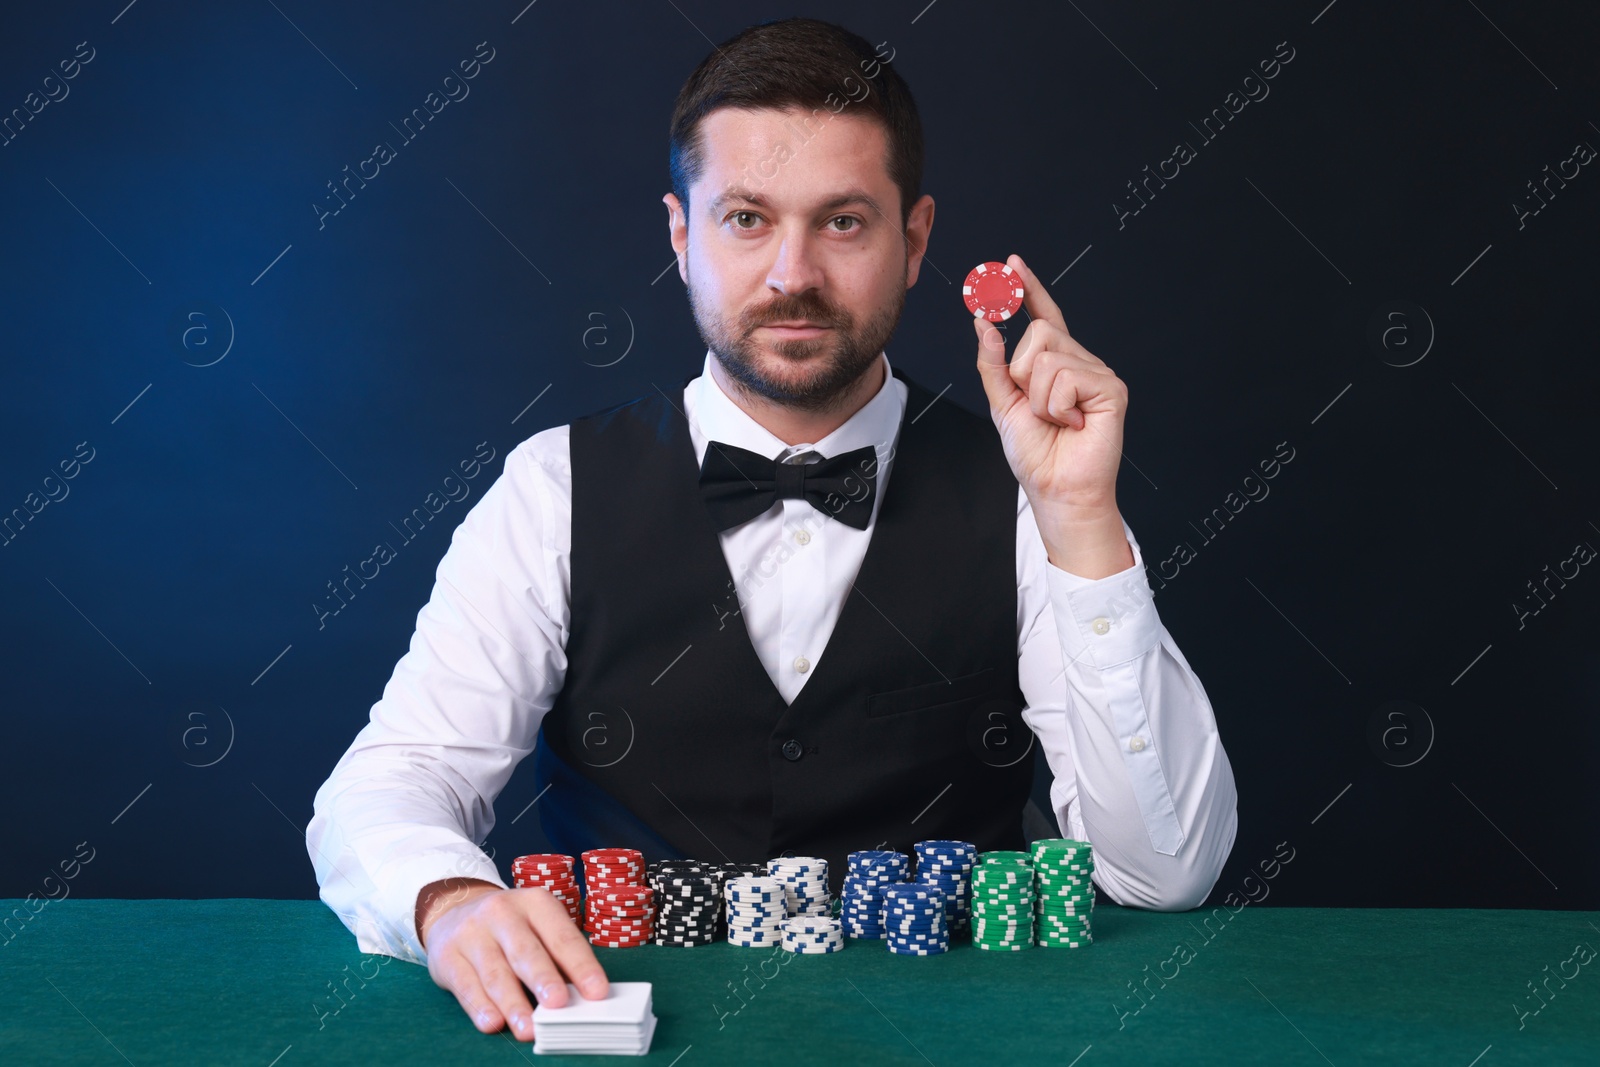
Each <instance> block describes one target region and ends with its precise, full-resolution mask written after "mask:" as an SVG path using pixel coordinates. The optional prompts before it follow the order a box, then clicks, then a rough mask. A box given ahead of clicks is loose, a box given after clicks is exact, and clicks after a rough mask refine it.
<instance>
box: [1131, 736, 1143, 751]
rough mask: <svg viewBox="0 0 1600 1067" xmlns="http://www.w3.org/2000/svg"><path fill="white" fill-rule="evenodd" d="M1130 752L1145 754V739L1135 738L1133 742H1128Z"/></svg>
mask: <svg viewBox="0 0 1600 1067" xmlns="http://www.w3.org/2000/svg"><path fill="white" fill-rule="evenodd" d="M1128 751H1129V752H1143V751H1144V738H1142V737H1135V738H1134V739H1133V740H1132V741H1129V742H1128Z"/></svg>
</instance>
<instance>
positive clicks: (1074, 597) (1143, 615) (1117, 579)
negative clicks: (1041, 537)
mask: <svg viewBox="0 0 1600 1067" xmlns="http://www.w3.org/2000/svg"><path fill="white" fill-rule="evenodd" d="M1123 529H1124V531H1126V529H1127V523H1126V521H1124V523H1123ZM1128 547H1129V548H1130V549H1131V550H1132V552H1133V566H1131V567H1129V568H1128V569H1127V570H1123V571H1118V572H1117V573H1116V574H1109V575H1107V576H1106V577H1104V578H1084V577H1081V576H1080V575H1076V574H1072V573H1070V572H1068V571H1064V570H1062V569H1061V568H1060V567H1057V566H1056V565H1055V564H1054V563H1051V562H1050V561H1049V560H1048V559H1046V560H1045V565H1044V566H1045V577H1046V580H1047V582H1048V583H1049V588H1050V604H1051V607H1052V609H1053V610H1054V612H1055V618H1056V632H1057V634H1058V635H1059V636H1060V638H1061V651H1062V654H1063V655H1064V656H1066V661H1067V664H1068V665H1069V666H1071V665H1073V664H1086V665H1088V666H1091V667H1099V668H1105V667H1115V666H1116V665H1118V664H1120V663H1126V662H1128V661H1129V660H1133V659H1137V658H1138V657H1140V656H1142V655H1144V654H1145V653H1146V652H1149V651H1150V650H1151V649H1152V648H1154V647H1155V646H1156V645H1157V644H1158V643H1160V641H1161V618H1160V616H1159V615H1158V614H1157V613H1156V610H1155V594H1154V593H1153V592H1151V590H1150V582H1149V580H1148V579H1147V578H1146V577H1145V572H1144V557H1143V554H1142V553H1141V552H1140V551H1139V543H1138V542H1137V541H1135V540H1134V539H1133V538H1132V537H1129V538H1128Z"/></svg>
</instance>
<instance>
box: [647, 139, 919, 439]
mask: <svg viewBox="0 0 1600 1067" xmlns="http://www.w3.org/2000/svg"><path fill="white" fill-rule="evenodd" d="M700 129H701V136H702V145H703V158H704V168H703V170H702V172H701V176H700V179H699V181H697V182H696V183H695V184H694V185H693V186H692V187H691V188H690V190H689V200H690V205H691V207H690V213H689V214H688V215H687V216H686V215H685V214H684V212H683V209H682V205H680V204H679V203H678V199H677V197H675V196H673V195H672V194H670V193H669V194H667V196H666V197H664V200H665V201H666V202H667V205H668V207H669V208H671V209H672V210H671V217H670V219H669V224H670V226H671V229H672V238H673V247H674V248H675V249H676V250H677V251H678V253H679V256H678V264H679V266H678V271H679V275H680V276H681V277H682V278H683V281H684V284H685V285H686V286H687V288H688V291H689V303H690V306H691V308H692V309H693V312H694V318H695V325H696V326H698V327H699V330H700V335H701V337H702V338H703V339H704V341H705V343H706V347H707V348H709V349H710V350H711V353H712V355H713V356H715V357H716V359H717V360H718V362H719V363H721V365H722V367H723V369H724V370H725V372H726V373H727V374H728V376H729V377H730V378H732V379H733V380H734V381H735V382H737V383H739V384H741V385H742V386H744V387H745V388H746V389H748V390H750V391H751V392H753V393H755V394H756V395H758V396H761V397H765V398H766V399H768V400H771V401H773V402H775V403H779V404H783V405H785V406H788V407H792V408H797V409H802V410H822V409H826V408H827V407H829V406H830V403H831V402H833V401H835V400H836V399H837V398H838V397H840V396H841V394H843V393H844V392H845V391H846V390H847V389H848V388H849V386H850V385H851V384H852V383H853V382H855V381H856V380H857V379H859V378H860V377H861V375H862V374H863V373H864V372H865V371H866V370H867V369H868V368H869V367H871V366H872V364H873V362H874V361H875V360H876V359H877V357H878V353H879V352H880V351H882V349H883V346H884V344H885V342H887V341H888V339H889V337H890V335H891V334H893V332H894V328H895V325H896V324H897V323H898V322H899V319H900V312H901V309H902V308H903V307H904V306H905V294H906V289H907V288H909V287H910V286H911V285H913V284H915V283H916V278H917V273H918V270H919V268H920V266H921V262H922V253H923V249H925V248H926V246H927V233H928V230H929V228H931V226H932V223H933V199H932V198H931V197H927V196H924V197H922V198H921V199H920V200H919V201H918V202H917V204H916V205H915V207H914V209H913V211H912V217H911V219H910V221H909V223H908V225H907V227H906V230H905V232H902V230H901V227H900V191H899V187H898V186H896V185H895V183H894V182H893V181H892V180H891V179H890V177H889V173H888V169H887V159H888V154H887V153H888V138H887V134H886V133H885V131H884V129H883V127H882V126H881V125H879V124H878V123H877V122H876V121H874V120H872V119H869V118H865V117H862V116H858V115H851V114H849V113H848V112H842V113H840V114H838V115H833V114H831V113H830V112H828V111H826V110H824V111H821V112H819V113H817V114H814V115H813V114H808V113H806V112H802V111H777V110H759V111H747V110H741V109H735V108H723V109H720V110H718V111H714V112H712V113H711V114H710V115H707V116H706V117H705V119H704V120H702V122H701V125H700ZM908 238H909V243H910V245H911V247H910V248H909V249H908V247H907V244H908Z"/></svg>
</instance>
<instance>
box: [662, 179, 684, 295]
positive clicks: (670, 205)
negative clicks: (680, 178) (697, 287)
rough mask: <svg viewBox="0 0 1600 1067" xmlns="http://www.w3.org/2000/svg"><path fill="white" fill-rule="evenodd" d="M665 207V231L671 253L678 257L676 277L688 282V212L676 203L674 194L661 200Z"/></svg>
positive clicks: (669, 194)
mask: <svg viewBox="0 0 1600 1067" xmlns="http://www.w3.org/2000/svg"><path fill="white" fill-rule="evenodd" d="M661 202H662V203H663V204H666V205H667V231H668V232H669V233H670V234H671V235H672V251H673V253H674V254H675V255H677V257H678V277H679V278H681V279H683V282H684V284H685V285H687V284H688V282H689V211H688V208H687V207H685V206H684V205H683V204H681V203H679V202H678V197H677V194H676V193H668V194H667V195H666V196H663V197H662V198H661Z"/></svg>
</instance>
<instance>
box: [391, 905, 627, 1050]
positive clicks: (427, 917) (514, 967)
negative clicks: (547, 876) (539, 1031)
mask: <svg viewBox="0 0 1600 1067" xmlns="http://www.w3.org/2000/svg"><path fill="white" fill-rule="evenodd" d="M417 937H418V939H419V940H420V941H421V942H422V944H423V947H424V948H425V949H426V950H427V953H428V974H429V975H431V976H432V978H433V980H434V982H435V983H437V984H438V985H439V986H440V987H442V988H444V989H448V990H449V991H450V992H451V993H454V994H455V998H456V1000H457V1001H459V1002H460V1004H461V1008H462V1010H463V1011H465V1012H466V1013H467V1015H468V1017H469V1018H471V1019H472V1022H473V1025H474V1026H476V1027H477V1028H478V1029H479V1030H481V1031H483V1032H484V1033H486V1034H492V1033H494V1032H495V1031H497V1030H499V1029H500V1028H501V1027H502V1026H504V1025H505V1024H506V1023H508V1022H509V1023H510V1025H511V1032H512V1033H513V1034H514V1035H515V1036H516V1037H517V1038H519V1039H520V1040H523V1041H532V1040H533V1006H532V1005H531V1004H529V1003H528V995H527V992H526V990H524V989H523V986H524V985H526V986H527V988H528V989H531V990H533V993H534V996H535V997H536V998H537V999H538V1001H539V1003H540V1004H545V1005H548V1006H550V1007H552V1008H559V1007H563V1006H564V1005H565V1004H566V1003H567V982H569V981H570V982H571V983H572V984H573V985H575V986H577V987H578V989H579V990H580V991H581V992H582V994H583V996H584V998H585V999H588V1000H599V999H602V998H604V997H605V996H606V993H607V990H608V989H609V988H610V985H609V983H608V982H607V981H606V975H605V971H604V970H602V969H601V967H600V961H599V960H597V959H595V956H594V949H592V948H590V947H589V942H588V940H587V939H586V938H585V937H584V936H583V932H582V931H581V930H579V929H578V925H577V924H576V923H574V922H573V921H572V917H571V916H570V915H568V914H567V907H566V905H565V904H563V903H562V902H561V901H559V900H557V899H556V898H555V897H554V896H552V895H551V894H550V893H549V892H548V891H546V890H543V889H502V888H500V887H499V886H497V885H494V884H493V883H490V882H484V881H479V880H477V879H473V878H447V879H445V880H444V881H441V882H433V883H431V884H429V885H427V886H424V887H423V890H422V892H421V893H419V894H418V895H417Z"/></svg>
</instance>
